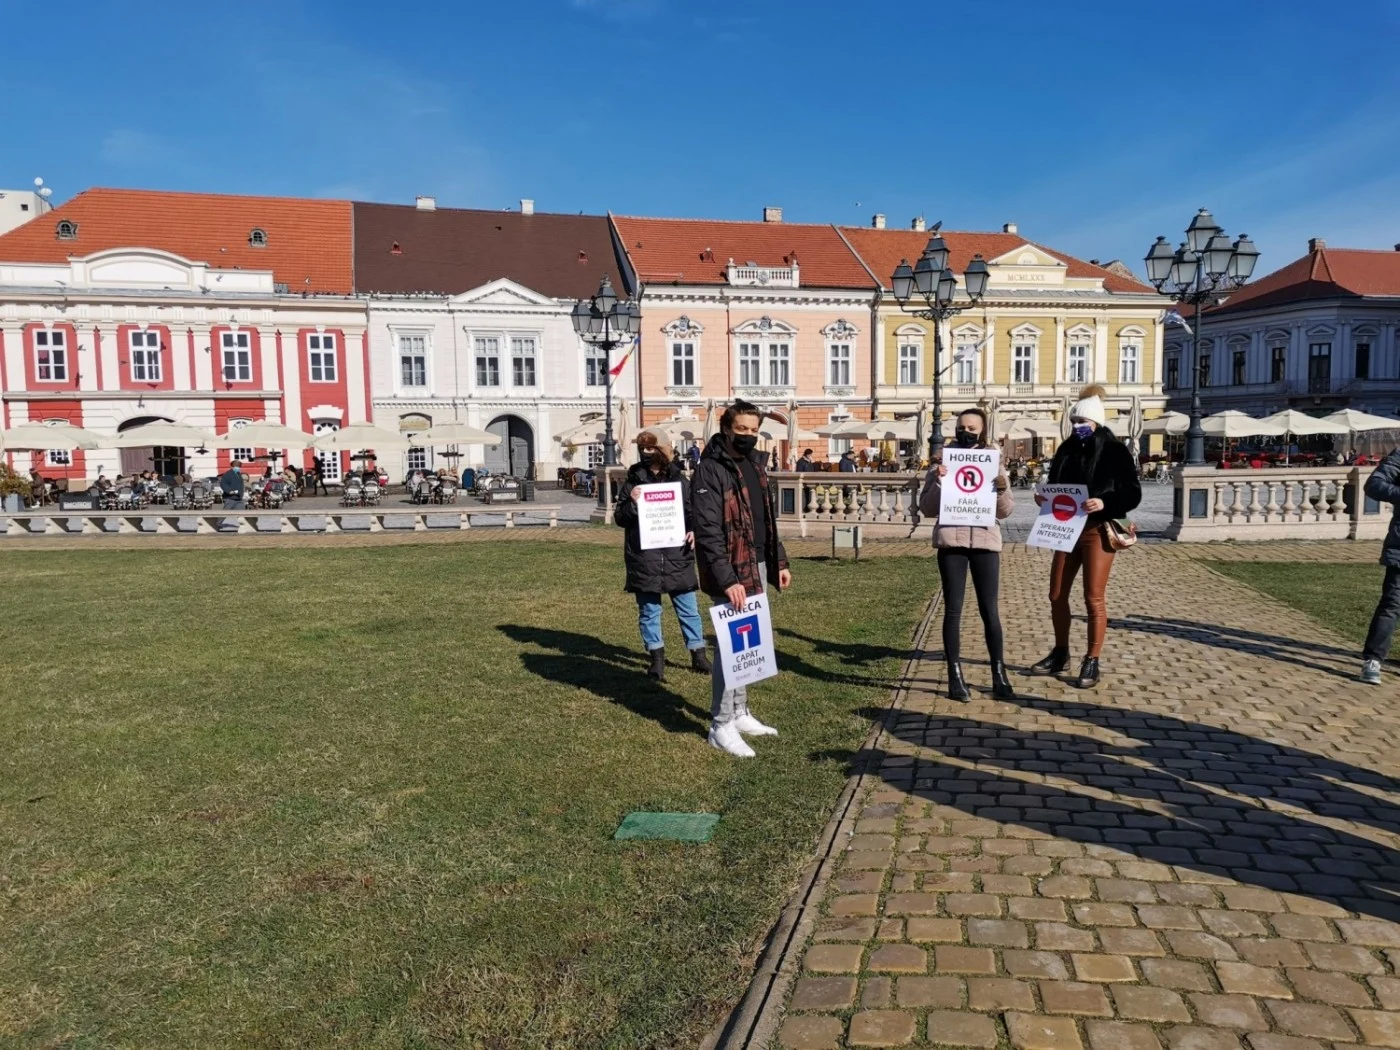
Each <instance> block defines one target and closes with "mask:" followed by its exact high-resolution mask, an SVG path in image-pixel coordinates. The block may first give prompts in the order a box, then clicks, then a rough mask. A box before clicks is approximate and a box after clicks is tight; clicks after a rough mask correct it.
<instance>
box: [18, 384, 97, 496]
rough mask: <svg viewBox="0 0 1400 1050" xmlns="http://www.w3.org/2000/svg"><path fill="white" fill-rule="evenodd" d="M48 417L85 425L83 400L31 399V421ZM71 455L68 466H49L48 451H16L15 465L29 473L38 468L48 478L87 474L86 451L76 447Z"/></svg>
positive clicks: (75, 424)
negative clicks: (70, 462)
mask: <svg viewBox="0 0 1400 1050" xmlns="http://www.w3.org/2000/svg"><path fill="white" fill-rule="evenodd" d="M48 419H66V420H68V422H70V423H72V424H73V425H74V426H75V427H80V426H82V425H83V406H82V402H80V401H77V400H73V401H31V402H30V403H29V421H30V422H31V423H42V422H44V421H45V420H48ZM69 455H70V456H71V457H72V460H73V462H72V464H71V465H69V466H67V467H51V466H48V464H47V460H48V453H47V452H16V453H14V466H15V469H16V470H20V471H22V472H24V473H25V474H28V473H29V471H30V470H37V471H38V472H39V473H40V474H42V475H43V476H44V477H46V478H81V477H83V476H85V475H86V474H87V461H86V460H85V459H84V458H83V457H84V456H85V453H84V452H83V450H82V449H74V450H73V451H72V452H71V453H69Z"/></svg>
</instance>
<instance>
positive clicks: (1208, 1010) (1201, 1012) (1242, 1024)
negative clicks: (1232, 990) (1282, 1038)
mask: <svg viewBox="0 0 1400 1050" xmlns="http://www.w3.org/2000/svg"><path fill="white" fill-rule="evenodd" d="M1190 999H1191V1006H1192V1008H1193V1009H1194V1010H1195V1011H1196V1017H1197V1018H1198V1019H1199V1020H1200V1022H1201V1023H1202V1024H1205V1025H1211V1026H1213V1027H1216V1028H1243V1029H1246V1030H1248V1031H1252V1032H1267V1031H1268V1030H1269V1022H1268V1021H1266V1020H1264V1015H1263V1014H1262V1013H1260V1012H1259V1006H1258V1004H1257V1003H1255V1001H1254V1000H1253V999H1251V998H1249V996H1247V995H1207V994H1205V993H1203V992H1193V993H1192V994H1191V997H1190Z"/></svg>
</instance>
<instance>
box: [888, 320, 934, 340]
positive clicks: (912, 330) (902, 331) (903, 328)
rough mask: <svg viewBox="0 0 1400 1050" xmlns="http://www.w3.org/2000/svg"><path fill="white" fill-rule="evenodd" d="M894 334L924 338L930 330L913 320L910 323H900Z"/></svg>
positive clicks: (903, 337)
mask: <svg viewBox="0 0 1400 1050" xmlns="http://www.w3.org/2000/svg"><path fill="white" fill-rule="evenodd" d="M894 334H895V335H897V336H899V337H900V338H901V339H923V338H924V337H925V336H926V335H928V331H927V330H926V329H925V328H924V326H923V325H918V324H914V323H913V322H910V323H908V324H902V325H900V326H899V327H898V328H896V329H895V330H894Z"/></svg>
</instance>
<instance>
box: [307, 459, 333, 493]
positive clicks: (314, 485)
mask: <svg viewBox="0 0 1400 1050" xmlns="http://www.w3.org/2000/svg"><path fill="white" fill-rule="evenodd" d="M318 489H319V490H320V493H321V495H324V496H329V495H330V494H331V490H330V489H328V488H326V468H325V467H323V466H322V465H321V457H320V456H317V457H316V458H315V459H313V460H312V461H311V495H313V496H314V495H316V494H317V490H318Z"/></svg>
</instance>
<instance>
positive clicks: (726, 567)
mask: <svg viewBox="0 0 1400 1050" xmlns="http://www.w3.org/2000/svg"><path fill="white" fill-rule="evenodd" d="M765 458H766V457H765V456H764V455H763V453H761V452H759V451H757V450H755V451H754V452H753V453H751V454H750V456H749V462H750V463H752V464H753V466H754V469H755V470H756V471H757V472H758V479H759V483H760V484H761V485H762V486H763V491H764V499H765V501H766V503H767V507H766V513H765V515H764V517H765V518H766V520H767V530H766V531H767V533H768V534H767V536H766V537H765V538H764V545H763V547H764V559H763V560H764V569H765V570H766V571H767V573H768V582H769V583H771V584H772V585H773V586H777V584H778V572H779V570H780V569H786V568H787V567H788V560H787V551H786V550H784V549H783V543H782V541H781V540H780V539H778V501H777V497H776V495H775V493H774V491H773V487H772V485H770V484H769V482H768V471H767V470H766V469H765V468H764V460H765ZM691 486H692V488H691V493H692V495H691V504H690V509H691V512H692V513H693V514H694V515H695V553H696V557H697V559H698V561H699V570H700V586H701V587H702V588H704V590H705V593H706V594H708V595H710V597H712V598H722V597H724V592H725V591H726V590H727V589H728V588H730V587H732V586H734V585H735V584H736V583H739V584H743V586H744V589H745V590H746V591H748V592H749V594H750V595H754V594H761V593H762V591H763V587H762V584H761V583H760V577H759V573H758V555H757V551H756V546H755V544H754V531H753V510H752V508H750V506H749V490H748V486H747V485H745V484H744V482H743V479H741V478H740V477H739V464H738V463H737V462H735V460H734V458H733V457H732V456H730V454H729V453H728V451H726V449H725V447H724V435H722V434H716V435H715V436H714V437H712V438H711V439H710V443H709V444H708V445H707V446H706V447H705V454H704V455H703V456H701V457H700V463H699V465H698V466H697V467H696V468H695V474H694V476H693V477H692V478H691Z"/></svg>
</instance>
